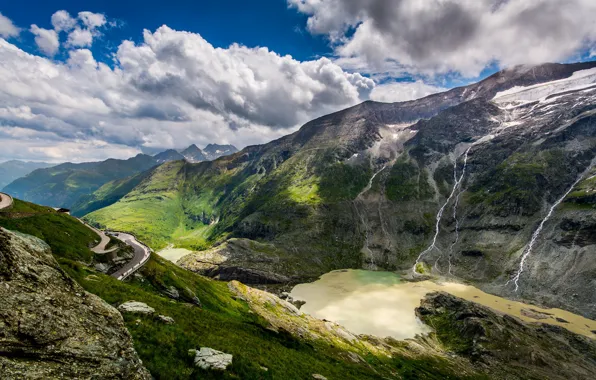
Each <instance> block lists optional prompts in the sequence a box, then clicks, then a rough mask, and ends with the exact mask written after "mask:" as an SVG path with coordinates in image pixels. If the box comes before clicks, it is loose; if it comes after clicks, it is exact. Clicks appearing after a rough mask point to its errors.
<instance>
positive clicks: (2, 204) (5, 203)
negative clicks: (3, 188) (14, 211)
mask: <svg viewBox="0 0 596 380" xmlns="http://www.w3.org/2000/svg"><path fill="white" fill-rule="evenodd" d="M12 203H13V200H12V197H11V196H10V195H8V194H5V193H0V210H2V209H5V208H8V207H10V206H12Z"/></svg>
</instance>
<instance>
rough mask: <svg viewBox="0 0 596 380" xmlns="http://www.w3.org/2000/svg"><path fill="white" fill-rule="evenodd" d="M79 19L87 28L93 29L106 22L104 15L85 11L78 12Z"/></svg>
mask: <svg viewBox="0 0 596 380" xmlns="http://www.w3.org/2000/svg"><path fill="white" fill-rule="evenodd" d="M79 20H81V21H82V22H83V24H84V25H85V26H86V27H87V29H89V30H95V29H97V28H99V27H101V26H104V25H105V24H106V16H105V15H103V14H101V13H93V12H87V11H85V12H79Z"/></svg>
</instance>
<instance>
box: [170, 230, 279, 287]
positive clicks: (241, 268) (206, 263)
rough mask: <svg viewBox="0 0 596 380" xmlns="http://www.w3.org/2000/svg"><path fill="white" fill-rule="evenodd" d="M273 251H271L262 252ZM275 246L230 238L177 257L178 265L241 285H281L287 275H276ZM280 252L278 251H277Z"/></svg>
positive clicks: (277, 263) (277, 262)
mask: <svg viewBox="0 0 596 380" xmlns="http://www.w3.org/2000/svg"><path fill="white" fill-rule="evenodd" d="M267 250H273V254H272V252H264V251H267ZM276 253H277V252H275V247H273V246H270V245H266V244H262V243H258V242H254V241H251V240H248V239H230V240H228V241H227V242H225V243H223V244H221V245H219V246H217V247H214V248H212V249H209V250H206V251H199V252H193V253H191V254H189V255H186V256H184V257H182V258H181V259H180V260H178V262H177V264H178V265H180V266H181V267H183V268H185V269H188V270H191V271H193V272H196V273H199V274H201V275H203V276H208V277H212V278H216V279H218V280H221V281H233V280H236V281H240V282H242V283H244V284H283V283H288V282H290V278H289V277H288V276H284V275H281V274H279V269H280V268H278V267H277V266H278V265H279V262H280V260H279V258H278V257H276V256H277V255H276ZM280 254H281V253H280Z"/></svg>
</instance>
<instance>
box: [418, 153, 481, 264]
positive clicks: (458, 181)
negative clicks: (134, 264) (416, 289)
mask: <svg viewBox="0 0 596 380" xmlns="http://www.w3.org/2000/svg"><path fill="white" fill-rule="evenodd" d="M470 149H472V147H471V146H470V147H469V148H468V149H467V150H466V152H465V153H464V166H463V170H462V174H461V176H460V177H459V179H457V176H456V177H455V178H456V180H455V183H454V184H453V189H452V190H451V194H449V197H448V198H447V200H446V201H445V203H444V204H443V206H442V207H441V208H440V209H439V212H437V216H436V218H435V220H436V223H435V235H434V236H433V240H432V243H431V244H430V245H429V246H428V248H426V249H425V250H424V251H422V252H421V253H420V255H418V258H417V259H416V262H415V263H414V268H413V271H414V272H416V265H417V264H418V263H419V262H420V261H421V259H422V257H423V256H424V255H426V254H427V253H429V252H431V251H432V250H433V249H435V248H437V246H436V244H437V238H438V237H439V232H440V230H441V219H442V218H443V212H444V211H445V208H446V207H447V205H448V204H449V202H450V201H451V199H452V198H453V196H454V195H455V192H456V190H457V189H458V188H459V186H460V184H461V181H462V180H463V178H464V174H465V172H466V167H467V165H468V153H469V152H470ZM453 170H454V172H455V171H456V170H457V159H456V160H455V164H454V165H453Z"/></svg>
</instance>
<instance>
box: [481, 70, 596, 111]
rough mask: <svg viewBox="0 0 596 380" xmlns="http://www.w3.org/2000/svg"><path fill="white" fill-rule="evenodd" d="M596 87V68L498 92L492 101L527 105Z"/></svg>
mask: <svg viewBox="0 0 596 380" xmlns="http://www.w3.org/2000/svg"><path fill="white" fill-rule="evenodd" d="M592 86H596V67H595V68H592V69H588V70H580V71H576V72H574V73H573V75H571V76H570V77H569V78H565V79H559V80H555V81H552V82H546V83H540V84H535V85H533V86H528V87H520V86H515V87H512V88H510V89H509V90H506V91H501V92H498V93H497V94H496V95H495V97H494V98H493V99H492V100H493V101H495V102H497V103H529V102H535V101H545V100H546V98H547V97H548V96H550V95H555V94H560V93H563V92H566V91H580V90H583V89H587V88H590V87H592Z"/></svg>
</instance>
